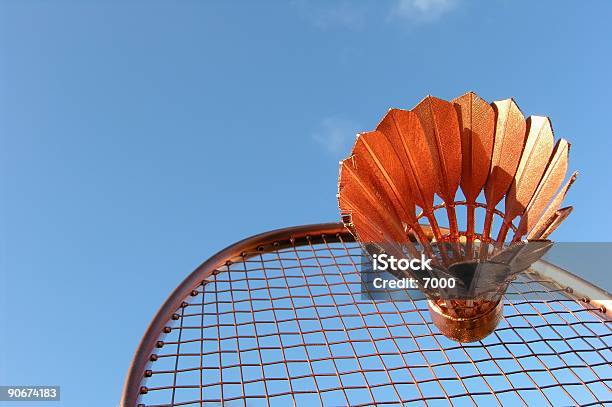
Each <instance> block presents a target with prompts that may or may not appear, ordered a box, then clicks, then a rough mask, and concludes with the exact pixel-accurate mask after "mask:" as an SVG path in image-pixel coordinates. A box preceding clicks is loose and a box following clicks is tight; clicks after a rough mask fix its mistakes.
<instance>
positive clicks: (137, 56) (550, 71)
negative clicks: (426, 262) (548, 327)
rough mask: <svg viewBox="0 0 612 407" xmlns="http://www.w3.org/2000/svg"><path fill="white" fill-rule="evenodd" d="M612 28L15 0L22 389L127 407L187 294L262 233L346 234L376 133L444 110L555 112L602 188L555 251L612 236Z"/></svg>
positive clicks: (3, 221) (5, 82) (246, 7)
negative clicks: (349, 169)
mask: <svg viewBox="0 0 612 407" xmlns="http://www.w3.org/2000/svg"><path fill="white" fill-rule="evenodd" d="M611 17H612V3H611V2H606V1H593V2H586V3H585V2H576V1H574V2H571V1H538V2H533V1H460V0H404V1H397V0H396V1H377V2H374V1H366V2H359V1H351V2H349V1H345V2H329V1H321V2H306V1H266V2H252V1H244V2H241V1H226V2H221V1H218V2H197V1H183V2H167V3H162V2H156V1H153V2H152V1H141V2H136V1H127V2H124V1H121V2H119V1H107V2H94V1H81V2H77V1H53V2H51V1H12V2H8V1H3V2H1V3H0V140H1V142H0V194H1V195H0V209H1V212H0V317H1V318H2V324H1V328H0V349H1V350H0V384H59V385H61V386H62V398H63V402H62V403H61V404H62V405H63V406H84V405H87V406H111V405H115V404H117V402H118V400H119V394H120V390H121V385H122V382H123V379H124V376H125V373H126V370H127V367H128V365H129V363H130V360H131V357H132V354H133V351H134V349H135V347H136V345H137V343H138V341H139V340H140V337H141V335H142V333H143V332H144V330H145V328H146V326H147V325H148V323H149V321H150V319H151V317H152V316H153V314H154V313H155V311H156V310H157V308H158V306H159V305H160V304H161V303H162V301H163V300H164V299H165V297H166V296H167V294H168V293H169V292H170V291H171V290H172V289H173V288H174V286H176V284H178V282H179V281H181V280H182V279H183V277H185V276H186V275H187V274H188V273H189V272H190V271H191V270H192V269H193V268H195V267H196V266H197V265H198V264H199V263H201V262H202V261H203V260H205V259H206V258H208V257H209V256H210V255H211V254H213V253H214V252H216V251H217V250H219V249H221V248H223V247H225V246H226V245H228V244H230V243H232V242H234V241H236V240H239V239H242V238H243V237H247V236H249V235H252V234H255V233H258V232H262V231H266V230H269V229H274V228H278V227H284V226H290V225H297V224H304V223H316V222H324V221H335V220H338V209H337V205H336V198H335V193H336V179H337V174H338V160H339V159H341V158H342V157H343V156H345V155H346V154H347V153H348V151H349V149H350V145H351V144H352V141H353V139H354V134H355V133H356V132H357V131H361V130H370V129H372V128H373V127H374V126H375V125H376V124H377V122H378V119H379V118H380V117H381V116H382V115H383V114H384V113H385V112H386V111H387V109H388V108H389V107H401V108H411V107H412V106H413V105H414V104H416V103H417V102H418V101H419V100H420V99H421V98H422V97H423V96H425V95H426V94H429V93H430V94H433V95H435V96H438V97H441V98H446V99H450V98H454V97H456V96H458V95H460V94H462V93H464V92H465V91H467V90H474V91H476V92H477V93H478V94H480V95H481V96H482V97H484V98H486V99H488V100H496V99H503V98H506V97H510V96H512V97H514V98H515V99H516V100H517V102H518V104H519V106H520V107H521V109H522V110H523V112H524V113H525V114H526V115H529V114H539V115H549V116H550V117H551V118H552V123H553V127H554V130H555V132H556V136H557V137H565V138H567V139H569V140H570V141H571V142H572V143H573V145H572V151H571V155H570V163H571V169H579V170H580V172H581V175H580V177H579V179H578V181H577V182H576V184H575V185H574V187H573V189H572V191H571V192H570V195H569V196H568V198H567V202H569V203H571V204H573V205H575V211H574V213H572V215H571V216H570V218H569V219H568V220H567V221H566V223H565V224H564V225H563V226H562V227H561V228H560V229H559V230H558V231H557V232H556V233H555V235H554V237H555V239H557V240H564V241H602V240H610V238H609V236H610V230H611V229H612V221H611V216H610V214H609V209H607V204H608V203H609V202H610V201H611V200H612V193H611V192H610V181H609V180H610V171H611V166H610V160H611V158H610V153H611V151H612V149H611V148H610V147H611V141H610V139H611V137H610V124H609V123H610V117H611V112H610V100H612V84H611V75H610V72H612V49H611V48H612V45H611V44H612V42H611V40H612V24H610V18H611ZM92 392H93V393H92ZM92 394H93V399H92ZM4 405H8V404H3V406H4ZM20 405H21V406H24V407H25V406H26V404H20Z"/></svg>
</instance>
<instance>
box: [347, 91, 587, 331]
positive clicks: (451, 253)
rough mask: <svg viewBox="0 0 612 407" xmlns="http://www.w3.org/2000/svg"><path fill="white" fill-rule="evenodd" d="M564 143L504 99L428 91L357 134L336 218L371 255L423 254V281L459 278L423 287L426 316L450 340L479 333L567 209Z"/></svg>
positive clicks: (492, 322) (544, 123)
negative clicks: (427, 263)
mask: <svg viewBox="0 0 612 407" xmlns="http://www.w3.org/2000/svg"><path fill="white" fill-rule="evenodd" d="M569 149H570V145H569V143H568V142H567V141H566V140H564V139H561V140H559V141H558V142H557V143H556V144H555V143H554V137H553V132H552V127H551V124H550V120H549V119H548V118H545V117H540V116H531V117H529V118H528V119H527V120H526V119H525V117H524V116H523V114H522V113H521V111H520V110H519V108H518V106H517V105H516V103H515V102H514V101H513V100H512V99H506V100H502V101H497V102H493V103H492V104H488V103H487V102H485V101H484V100H483V99H481V98H480V97H478V96H477V95H476V94H474V93H472V92H470V93H466V94H465V95H463V96H461V97H458V98H457V99H455V100H453V101H452V102H447V101H444V100H441V99H438V98H435V97H432V96H428V97H426V98H425V99H424V100H423V101H421V102H420V103H419V104H418V105H417V106H415V107H414V109H412V110H400V109H391V110H389V112H388V113H387V114H386V115H385V117H384V118H383V119H382V121H381V122H380V123H379V124H378V126H377V127H376V130H374V131H371V132H367V133H361V134H359V135H358V136H357V139H356V141H355V145H354V147H353V150H352V152H351V155H350V156H349V157H348V158H346V159H345V160H343V161H341V163H340V176H339V188H338V201H339V206H340V210H341V214H342V219H343V221H344V223H345V225H346V226H347V227H348V229H349V230H350V231H351V232H352V234H353V235H354V236H355V238H356V240H357V241H359V242H360V243H361V244H362V245H364V247H367V248H368V250H370V251H371V250H372V248H375V250H378V251H384V252H387V253H390V254H392V255H394V256H403V257H418V256H419V255H420V254H421V253H425V254H426V255H427V256H429V257H430V258H432V259H433V260H434V264H435V267H434V268H433V271H431V272H430V273H429V275H430V276H433V277H445V278H447V277H449V276H451V277H453V278H457V279H458V280H459V283H460V284H459V285H458V286H457V287H456V288H455V289H452V290H447V289H440V288H438V289H424V292H425V294H426V295H427V297H428V298H429V306H430V310H431V313H432V319H433V321H434V323H435V324H436V326H438V328H440V330H441V331H442V332H443V333H444V334H445V335H447V336H448V337H451V338H453V339H456V340H459V341H462V342H464V341H472V340H477V339H481V338H482V337H484V336H486V335H488V334H489V333H490V332H492V330H493V329H495V326H497V323H498V322H499V319H500V318H501V313H502V302H501V297H502V295H503V292H504V290H505V288H506V287H507V285H508V283H509V281H510V280H511V279H512V278H513V277H514V276H515V275H516V274H517V273H518V272H520V271H523V270H525V269H526V268H528V267H529V266H530V265H531V263H533V261H536V260H537V259H539V258H540V257H541V256H542V254H543V253H544V252H545V251H546V250H547V249H548V248H549V246H550V245H549V244H548V243H546V242H542V240H544V239H546V238H547V237H548V235H550V233H552V232H553V231H554V230H555V229H556V228H557V227H558V226H559V224H560V223H561V222H562V221H563V220H564V219H565V218H566V217H567V216H568V215H569V213H570V212H571V209H572V208H571V207H566V208H562V209H560V206H561V203H562V201H563V198H564V197H565V194H566V193H567V191H568V189H569V187H570V186H571V184H572V182H573V181H574V180H575V178H576V173H574V174H572V176H571V177H570V178H569V180H568V181H567V182H566V183H565V185H563V186H562V183H563V180H564V179H565V175H566V171H567V166H568V154H569ZM423 223H426V224H423ZM523 239H525V240H523ZM506 240H509V242H508V243H507V244H505V243H504V242H505V241H506ZM528 242H539V243H538V244H537V245H534V244H533V243H531V244H529V243H528ZM413 275H414V274H413ZM414 276H415V277H417V278H420V279H422V278H423V277H424V276H423V274H422V273H421V274H419V275H414Z"/></svg>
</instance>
